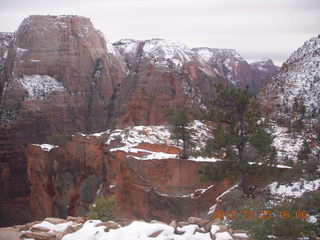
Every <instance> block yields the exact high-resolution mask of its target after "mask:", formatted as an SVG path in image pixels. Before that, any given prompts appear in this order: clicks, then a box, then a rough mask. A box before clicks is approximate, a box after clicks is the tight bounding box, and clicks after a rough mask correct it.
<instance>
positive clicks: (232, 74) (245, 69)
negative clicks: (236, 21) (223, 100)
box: [193, 48, 277, 93]
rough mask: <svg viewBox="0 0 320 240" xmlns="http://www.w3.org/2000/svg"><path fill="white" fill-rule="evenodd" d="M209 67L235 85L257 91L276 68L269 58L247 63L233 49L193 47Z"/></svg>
mask: <svg viewBox="0 0 320 240" xmlns="http://www.w3.org/2000/svg"><path fill="white" fill-rule="evenodd" d="M193 50H194V51H195V52H197V53H198V54H199V55H200V56H201V57H202V59H203V60H204V61H205V62H206V63H207V64H209V65H210V67H211V69H212V70H213V71H214V72H216V73H217V74H219V75H221V76H223V77H224V78H225V79H226V80H227V82H228V83H229V84H231V85H234V86H236V87H246V86H248V87H249V89H250V90H251V91H252V92H253V93H257V91H258V90H259V88H260V87H261V86H262V84H263V83H264V81H265V80H266V79H267V78H269V77H271V76H273V75H274V74H275V73H276V72H277V69H276V67H275V66H274V65H273V63H272V61H271V60H268V61H266V62H259V63H256V64H251V65H250V64H249V63H248V62H247V61H246V60H245V59H244V58H243V57H242V56H241V55H240V54H239V53H237V52H236V51H235V50H234V49H216V48H194V49H193Z"/></svg>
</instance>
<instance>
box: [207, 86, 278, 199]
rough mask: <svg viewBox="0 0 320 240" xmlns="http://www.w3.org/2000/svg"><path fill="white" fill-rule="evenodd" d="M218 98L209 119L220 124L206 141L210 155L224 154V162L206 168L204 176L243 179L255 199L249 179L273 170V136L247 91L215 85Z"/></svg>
mask: <svg viewBox="0 0 320 240" xmlns="http://www.w3.org/2000/svg"><path fill="white" fill-rule="evenodd" d="M216 91H217V97H216V99H215V100H214V102H213V108H212V110H211V112H210V120H213V121H215V122H217V123H218V127H217V129H216V132H215V136H214V139H211V140H209V141H208V142H207V145H206V152H207V153H208V154H212V153H215V154H220V155H221V154H225V157H224V160H223V161H221V162H218V163H215V164H213V165H209V166H207V167H205V168H204V170H203V171H202V173H203V174H204V177H205V178H207V179H211V180H219V179H223V178H226V177H238V178H239V177H240V178H241V180H242V183H241V187H242V189H243V192H244V193H245V194H247V195H248V196H249V195H251V196H252V197H253V191H252V189H251V187H252V186H249V179H250V177H251V176H252V175H259V174H262V173H265V172H266V171H267V170H271V169H272V166H273V165H274V161H275V157H276V151H275V148H274V147H273V146H272V142H273V137H272V136H271V134H270V133H268V132H267V128H268V123H267V121H266V120H263V119H262V118H261V117H260V115H259V113H258V111H257V109H258V106H257V103H256V102H255V101H254V99H253V98H252V96H251V95H250V93H249V91H248V89H235V88H232V87H226V86H223V85H217V86H216Z"/></svg>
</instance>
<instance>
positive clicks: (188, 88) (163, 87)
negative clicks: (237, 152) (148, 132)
mask: <svg viewBox="0 0 320 240" xmlns="http://www.w3.org/2000/svg"><path fill="white" fill-rule="evenodd" d="M114 46H115V47H116V48H117V49H118V51H119V52H120V54H121V55H122V56H123V57H124V60H125V62H126V63H127V67H128V75H127V77H126V80H125V83H126V84H124V86H123V87H122V88H121V90H120V92H119V97H118V100H117V108H116V111H115V117H116V118H117V119H118V120H119V121H120V126H130V125H139V124H142V125H149V124H156V125H159V124H163V123H164V122H165V110H166V109H168V108H189V109H199V108H205V107H206V105H207V103H208V101H210V100H211V99H212V98H213V97H214V86H213V85H214V83H218V82H223V78H219V76H218V75H217V74H216V73H215V72H213V71H212V70H211V69H210V67H209V66H208V65H207V64H206V63H205V62H204V61H203V60H202V58H201V57H200V56H199V55H198V54H197V53H196V52H194V51H192V50H191V49H190V48H188V47H187V46H185V45H183V44H181V43H176V42H172V41H169V40H164V39H151V40H146V41H135V40H130V39H125V40H121V41H119V42H116V43H114Z"/></svg>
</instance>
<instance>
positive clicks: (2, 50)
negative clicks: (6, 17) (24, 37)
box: [0, 32, 14, 82]
mask: <svg viewBox="0 0 320 240" xmlns="http://www.w3.org/2000/svg"><path fill="white" fill-rule="evenodd" d="M13 37H14V34H13V33H5V32H0V82H1V73H2V70H3V67H4V62H5V60H6V58H7V56H8V48H9V45H10V42H11V40H12V39H13Z"/></svg>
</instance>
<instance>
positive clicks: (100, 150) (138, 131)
mask: <svg viewBox="0 0 320 240" xmlns="http://www.w3.org/2000/svg"><path fill="white" fill-rule="evenodd" d="M191 127H192V128H193V129H194V130H195V131H197V134H196V136H197V137H196V138H194V139H193V141H195V142H197V143H198V147H200V146H201V144H204V141H205V139H206V137H208V136H207V134H206V133H210V131H212V130H210V129H211V128H210V127H208V126H206V125H204V124H201V123H200V122H197V121H196V122H195V123H194V124H193V125H192V126H191ZM201 133H202V134H201ZM168 134H169V131H168V129H167V128H166V127H163V126H151V127H142V126H140V127H133V128H127V129H124V130H114V131H107V132H103V133H100V134H93V135H83V134H76V135H75V136H73V137H71V138H70V139H69V140H68V141H67V143H66V144H65V145H64V146H62V147H54V146H50V145H46V144H42V145H30V146H29V147H28V148H27V160H28V176H29V180H30V182H31V208H32V211H33V214H34V216H35V217H36V218H37V219H41V218H43V217H44V216H55V217H66V216H68V215H76V216H77V215H85V214H86V213H87V209H88V204H89V203H91V202H92V201H93V200H94V198H95V197H96V196H97V195H99V194H104V195H106V196H108V195H110V194H115V195H116V197H117V199H118V201H119V203H120V207H121V212H122V214H124V215H125V216H126V217H129V218H134V219H137V218H141V219H146V220H151V219H158V220H163V221H167V222H168V221H170V220H171V219H172V218H175V219H178V220H182V219H185V218H187V217H188V216H190V215H194V216H199V215H200V216H206V214H207V212H208V209H209V207H210V206H212V205H213V204H214V203H215V202H214V199H216V198H217V196H219V194H221V193H222V192H224V191H225V190H226V189H229V188H230V186H232V185H234V183H233V182H232V181H231V180H229V179H226V180H224V181H220V182H216V183H211V182H210V183H209V182H201V181H200V178H201V175H200V174H198V171H199V170H200V169H201V168H202V167H203V166H204V165H207V164H214V163H215V162H216V161H219V159H216V158H190V159H188V160H183V159H179V157H178V155H177V154H179V153H180V152H181V148H180V145H179V144H178V145H177V143H176V142H175V141H173V140H170V139H168V136H167V135H168Z"/></svg>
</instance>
